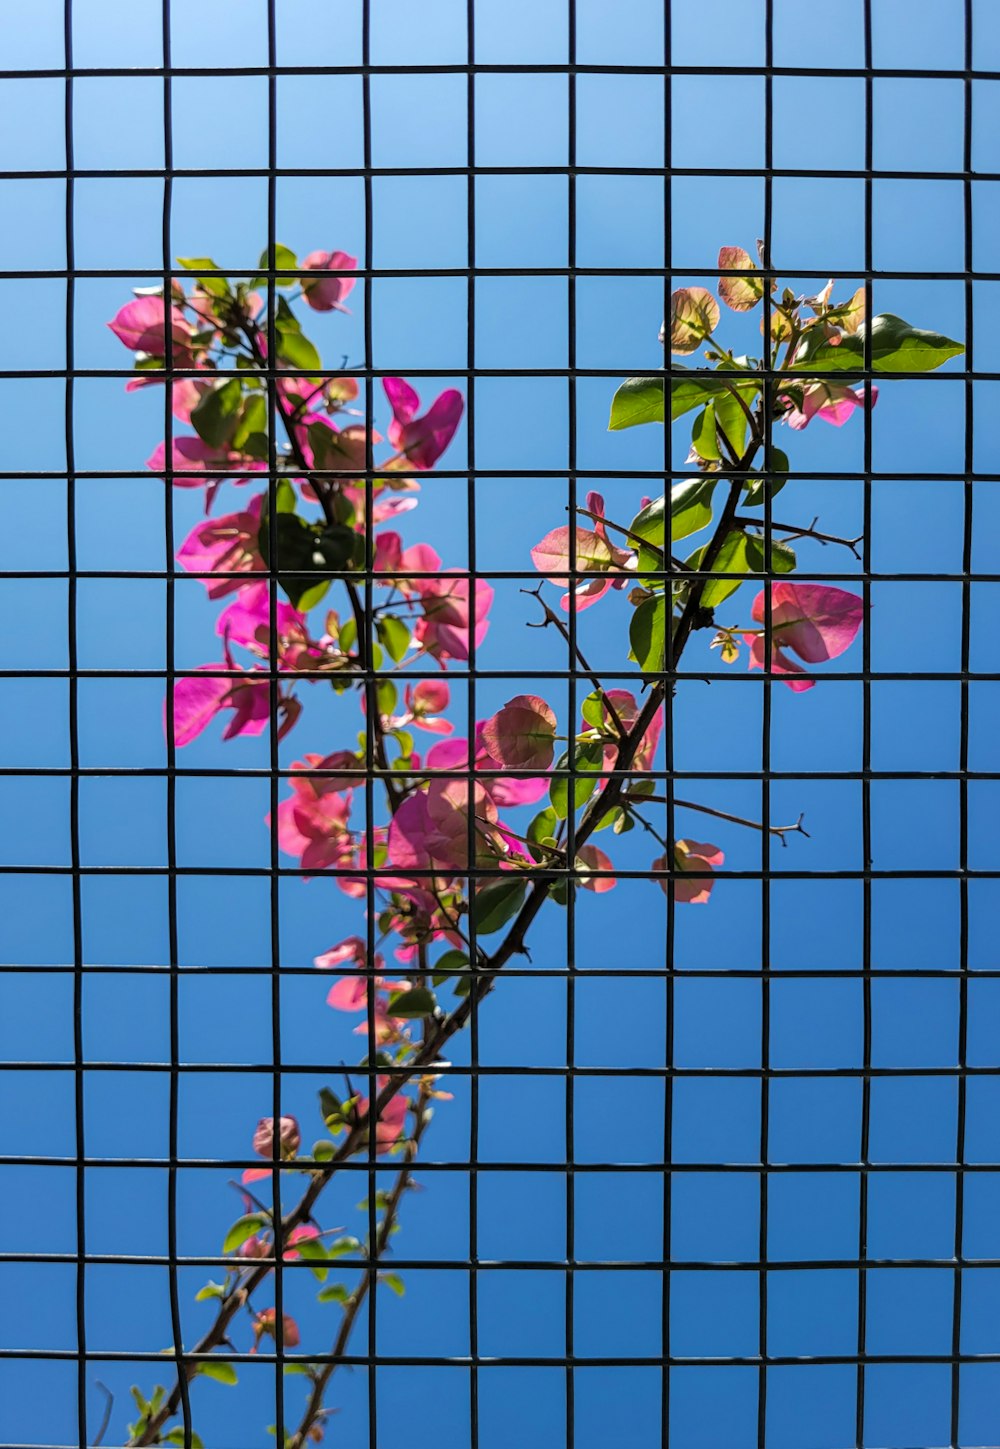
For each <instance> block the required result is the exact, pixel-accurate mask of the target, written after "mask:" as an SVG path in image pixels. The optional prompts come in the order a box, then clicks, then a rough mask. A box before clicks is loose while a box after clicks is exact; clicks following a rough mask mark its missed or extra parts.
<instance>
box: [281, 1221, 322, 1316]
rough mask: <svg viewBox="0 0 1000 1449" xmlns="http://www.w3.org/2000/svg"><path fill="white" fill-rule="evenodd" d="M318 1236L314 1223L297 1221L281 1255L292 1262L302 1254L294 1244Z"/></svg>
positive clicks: (317, 1229) (287, 1261)
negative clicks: (297, 1223)
mask: <svg viewBox="0 0 1000 1449" xmlns="http://www.w3.org/2000/svg"><path fill="white" fill-rule="evenodd" d="M318 1237H319V1228H317V1227H316V1226H315V1224H314V1223H299V1225H298V1227H297V1228H293V1229H292V1231H291V1232H290V1233H289V1234H288V1238H287V1239H286V1241H287V1242H288V1247H287V1248H286V1249H285V1251H284V1252H283V1253H282V1255H281V1256H282V1257H283V1258H284V1259H285V1261H286V1263H294V1262H295V1260H296V1258H300V1257H301V1256H302V1254H301V1253H300V1252H299V1250H298V1248H297V1247H296V1246H295V1244H296V1243H306V1242H309V1241H310V1240H311V1239H313V1238H318ZM286 1342H287V1335H286Z"/></svg>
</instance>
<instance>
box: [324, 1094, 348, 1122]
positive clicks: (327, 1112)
mask: <svg viewBox="0 0 1000 1449" xmlns="http://www.w3.org/2000/svg"><path fill="white" fill-rule="evenodd" d="M319 1110H320V1113H321V1115H322V1118H323V1121H324V1123H325V1125H326V1126H327V1127H329V1125H330V1123H331V1122H335V1123H336V1124H337V1125H338V1126H339V1124H340V1122H341V1120H342V1118H343V1113H344V1104H343V1103H342V1102H341V1100H340V1098H339V1097H338V1096H337V1095H336V1093H335V1092H331V1091H330V1088H329V1087H320V1089H319Z"/></svg>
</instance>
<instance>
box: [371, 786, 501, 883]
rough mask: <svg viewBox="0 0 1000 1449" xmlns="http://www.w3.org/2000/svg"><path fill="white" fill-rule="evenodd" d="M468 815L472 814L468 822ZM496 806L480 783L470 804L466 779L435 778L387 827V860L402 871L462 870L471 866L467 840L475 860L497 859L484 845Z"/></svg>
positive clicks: (411, 798)
mask: <svg viewBox="0 0 1000 1449" xmlns="http://www.w3.org/2000/svg"><path fill="white" fill-rule="evenodd" d="M470 813H471V816H472V820H471V824H470ZM496 820H497V808H496V805H495V804H494V802H493V800H492V799H491V797H490V796H489V795H488V794H487V793H486V790H485V789H484V788H483V786H482V785H480V784H479V783H478V781H477V782H476V783H475V784H474V785H473V787H472V796H471V804H470V795H469V783H468V781H467V780H448V779H435V780H431V781H430V783H429V784H428V786H427V789H426V790H416V791H414V792H413V794H411V795H408V796H407V797H406V799H405V800H404V801H403V803H402V804H401V805H400V807H399V809H398V810H397V811H396V813H395V815H394V816H393V819H392V824H391V825H390V826H389V860H390V862H391V864H392V865H393V866H394V867H396V868H397V869H399V870H403V871H407V870H426V869H428V868H432V869H443V870H444V871H445V872H446V873H451V872H453V871H455V870H463V869H466V868H467V867H468V863H469V836H470V833H471V835H472V839H473V847H474V853H475V857H476V859H477V861H478V860H479V859H481V857H482V856H483V854H485V858H486V860H487V861H490V860H491V859H496V855H497V853H498V852H497V851H493V852H491V851H490V850H489V848H488V847H487V845H486V841H487V840H489V839H492V832H491V831H490V826H492V825H494V824H495V823H496Z"/></svg>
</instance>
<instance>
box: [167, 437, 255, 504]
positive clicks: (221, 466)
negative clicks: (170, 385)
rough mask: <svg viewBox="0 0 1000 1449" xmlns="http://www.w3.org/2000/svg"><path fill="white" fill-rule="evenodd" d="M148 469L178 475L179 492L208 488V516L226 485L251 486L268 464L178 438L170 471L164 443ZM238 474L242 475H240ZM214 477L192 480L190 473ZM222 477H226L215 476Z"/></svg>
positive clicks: (227, 450)
mask: <svg viewBox="0 0 1000 1449" xmlns="http://www.w3.org/2000/svg"><path fill="white" fill-rule="evenodd" d="M146 467H147V468H149V469H150V471H151V472H153V473H159V474H161V475H164V474H166V473H167V472H168V471H169V472H172V473H176V475H177V476H175V477H174V478H173V479H172V481H173V485H174V487H175V488H201V487H202V486H204V488H205V512H206V513H207V512H208V510H209V509H210V508H211V506H212V500H213V499H214V498H215V495H216V493H217V492H218V491H219V489H220V488H221V487H222V485H223V483H226V482H229V483H233V484H239V483H250V482H251V481H252V475H253V474H254V473H259V472H260V471H261V469H266V468H267V464H266V463H264V462H262V461H261V460H260V459H258V458H247V457H244V455H243V454H242V453H237V452H234V451H233V450H232V449H229V448H213V447H211V445H210V444H208V443H206V442H204V441H203V439H201V438H194V437H192V438H174V439H173V443H172V447H171V457H170V465H169V469H168V466H167V448H166V444H165V443H160V444H159V445H158V446H157V447H156V448H154V449H153V452H152V453H151V454H150V455H149V457H148V458H147V459H146ZM237 470H238V471H237ZM192 471H194V472H201V473H211V474H212V475H213V476H212V477H206V478H198V477H195V478H189V477H185V476H183V475H184V474H185V473H190V472H192ZM217 473H221V475H222V476H215V475H216V474H217Z"/></svg>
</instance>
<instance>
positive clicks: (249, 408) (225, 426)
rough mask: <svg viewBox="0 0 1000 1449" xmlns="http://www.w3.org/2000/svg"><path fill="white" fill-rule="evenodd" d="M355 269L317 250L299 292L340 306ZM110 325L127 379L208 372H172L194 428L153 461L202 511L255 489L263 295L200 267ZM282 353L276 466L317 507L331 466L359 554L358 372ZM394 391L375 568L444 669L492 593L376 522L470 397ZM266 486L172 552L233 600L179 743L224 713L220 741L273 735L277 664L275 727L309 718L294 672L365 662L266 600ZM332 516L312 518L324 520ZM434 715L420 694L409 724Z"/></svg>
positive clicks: (474, 629)
mask: <svg viewBox="0 0 1000 1449" xmlns="http://www.w3.org/2000/svg"><path fill="white" fill-rule="evenodd" d="M356 265H357V261H356V258H354V257H352V256H349V255H348V254H347V253H346V252H342V251H333V252H320V251H316V252H312V253H310V254H309V255H308V256H307V257H306V258H305V259H304V261H303V262H302V269H303V271H307V272H309V273H310V274H312V273H315V275H314V276H313V275H309V276H306V277H304V278H303V279H302V297H303V300H304V301H305V302H306V304H307V305H308V306H309V307H311V308H313V309H314V310H315V311H318V312H328V311H332V310H341V311H342V310H345V309H344V305H343V304H344V299H345V298H346V297H348V296H349V295H350V292H351V290H352V288H353V286H354V278H353V277H352V276H351V275H350V273H351V272H352V271H353V269H354V268H355V267H356ZM109 326H110V327H111V330H112V331H113V332H114V333H115V335H116V336H117V337H118V338H119V339H120V340H121V342H122V343H123V344H124V345H125V346H126V347H127V348H128V349H129V350H130V351H131V352H133V353H135V354H136V367H137V373H136V376H135V377H134V378H133V379H132V380H130V381H129V383H128V384H127V387H128V388H129V389H133V388H136V387H145V386H149V385H150V384H153V383H156V382H162V381H163V380H164V377H165V368H166V366H167V364H168V361H169V365H170V367H171V370H172V372H173V371H174V370H183V371H185V372H190V373H196V374H201V375H199V376H188V377H182V378H176V377H173V376H172V380H171V383H170V386H171V390H172V391H171V397H172V411H173V414H174V417H175V418H176V419H177V420H178V422H179V423H182V424H187V425H190V427H191V428H192V430H193V431H192V432H191V433H184V434H179V435H175V436H174V437H173V438H172V439H171V440H170V446H169V451H168V448H167V445H166V444H160V445H159V446H158V447H157V448H156V449H155V450H154V452H153V454H152V455H151V457H150V458H149V460H148V466H149V468H150V469H151V470H152V471H154V472H158V473H164V474H169V476H170V477H171V481H172V482H173V483H174V484H175V485H176V486H178V487H186V488H202V489H203V490H204V495H205V508H206V514H208V513H209V512H210V510H211V507H212V504H213V502H214V499H215V497H216V494H217V493H218V491H219V489H220V487H221V486H222V485H223V483H225V482H230V483H234V484H244V485H245V484H249V483H253V482H254V481H255V480H257V479H259V477H260V475H261V474H262V473H266V471H267V467H268V457H269V455H270V444H269V442H268V438H267V414H268V408H267V403H266V394H265V392H264V391H263V390H262V388H261V385H260V379H259V370H260V369H261V368H262V367H264V366H266V363H267V356H268V339H267V331H268V328H267V324H266V320H265V317H264V302H263V298H262V296H261V294H260V291H257V290H248V289H246V288H244V287H238V288H237V289H236V291H235V292H233V291H232V290H231V288H230V287H229V284H228V283H227V282H222V281H221V280H220V279H216V278H201V279H199V280H198V281H196V282H195V284H194V286H193V288H192V290H191V291H190V292H186V291H185V289H184V287H183V286H182V285H181V284H180V283H179V282H176V281H175V282H174V284H173V287H172V296H171V299H170V302H169V304H167V303H166V302H165V301H164V298H163V296H162V295H159V294H156V295H148V294H147V295H140V296H137V297H136V299H135V300H134V301H132V302H129V303H127V304H126V305H125V306H124V307H122V308H121V310H120V311H119V312H118V314H117V315H116V316H115V317H114V319H113V320H112V321H111V322H110V323H109ZM281 335H282V334H281V332H280V329H279V336H281ZM296 335H299V336H300V335H301V334H300V333H298V334H296ZM308 345H310V346H311V344H308ZM280 352H281V349H280V347H279V358H278V366H279V368H283V369H287V371H281V372H279V375H278V378H277V382H276V385H275V389H274V391H275V396H274V409H275V417H276V422H277V424H278V425H279V427H280V428H281V429H282V430H283V431H282V435H281V438H280V439H276V440H275V442H274V451H275V455H276V456H277V459H278V466H279V470H280V475H281V477H282V478H285V479H287V481H288V483H289V484H290V485H291V486H292V488H293V489H294V494H293V497H296V496H297V498H298V500H300V501H302V502H304V503H307V504H308V503H315V502H316V501H318V500H317V492H316V481H315V479H314V478H313V477H311V476H310V473H311V471H312V470H322V472H323V474H324V480H325V481H324V485H323V486H324V488H325V490H326V493H327V498H328V500H333V502H334V503H335V515H334V516H336V517H337V518H338V520H339V519H340V518H341V517H346V518H347V519H348V526H349V527H350V528H351V529H352V530H353V532H354V534H355V535H356V536H357V537H358V539H359V545H358V550H357V553H358V556H360V557H363V554H364V548H365V543H364V540H365V536H366V533H367V532H368V529H369V523H368V520H366V518H365V502H366V488H365V483H364V478H363V476H362V477H360V478H359V477H357V476H352V475H356V474H359V473H360V474H362V475H363V474H364V472H365V471H366V469H367V467H368V466H369V454H370V452H371V451H372V450H374V449H375V448H376V446H377V445H378V444H379V443H380V442H381V441H382V439H381V437H380V435H379V434H378V433H377V432H376V431H375V430H374V429H372V428H370V427H366V426H365V424H364V422H363V421H361V422H359V421H358V420H357V414H356V412H355V411H354V409H353V408H352V407H351V404H353V403H354V402H356V400H357V397H358V386H357V383H356V382H355V381H354V379H352V378H349V377H342V376H335V377H322V376H318V375H317V376H312V377H310V376H302V375H301V374H300V372H299V370H298V369H297V368H296V367H294V366H293V365H292V363H291V362H289V361H286V360H285V359H284V358H283V357H282V356H281V355H280ZM168 353H169V357H168ZM295 356H296V357H297V356H298V354H297V353H296V354H295ZM220 373H222V374H223V375H222V376H220ZM384 388H385V394H386V398H387V400H388V402H389V405H390V408H391V418H390V421H389V424H388V428H387V433H388V439H389V443H390V446H391V450H392V451H391V452H390V454H389V456H387V457H384V458H383V459H382V460H381V461H378V462H376V463H375V465H374V466H375V470H376V474H377V476H376V477H375V479H374V481H373V483H372V488H371V492H372V496H373V498H374V505H373V509H372V514H373V516H372V519H371V523H370V527H371V531H372V532H373V533H374V541H373V548H374V554H375V567H376V570H377V571H378V573H379V574H380V575H384V577H381V578H380V580H379V582H380V584H381V585H382V587H384V588H386V589H389V590H391V594H392V598H394V599H396V598H398V599H399V600H400V601H401V603H402V606H403V608H404V610H405V611H406V613H407V617H408V619H409V622H410V624H411V630H410V634H411V641H410V642H411V645H412V648H413V649H414V650H415V652H416V657H417V658H419V657H420V656H421V655H423V656H425V657H427V658H428V659H430V660H433V661H434V662H435V663H436V664H437V665H439V666H440V667H441V668H446V667H447V663H448V661H449V660H466V659H468V657H469V650H470V647H472V645H471V644H470V637H471V639H474V641H475V644H476V645H479V644H481V643H482V641H483V638H484V637H485V634H486V630H487V628H488V625H489V618H488V615H489V608H490V604H491V602H492V598H493V591H492V589H491V588H490V587H489V586H488V585H487V584H486V583H485V582H481V581H480V582H477V583H476V585H475V588H474V589H470V585H469V581H468V579H467V578H463V577H461V576H459V575H458V574H452V572H451V571H448V570H445V569H443V568H442V562H441V559H440V557H439V555H438V554H437V553H436V551H435V550H434V549H433V548H431V547H430V545H429V544H416V545H413V546H412V547H410V548H404V547H403V545H402V542H401V539H400V536H399V534H398V533H395V532H391V531H383V532H381V533H380V532H378V530H379V529H380V528H381V527H382V525H384V524H386V523H388V522H390V521H392V520H393V519H395V518H397V517H399V516H400V515H401V514H403V513H405V512H408V511H409V510H411V509H412V508H414V507H415V506H416V503H417V498H416V494H417V492H418V490H419V483H418V481H417V479H416V478H414V477H412V476H407V477H405V478H404V477H401V476H398V475H399V474H400V473H401V472H405V473H407V474H409V475H412V474H414V473H419V472H423V471H426V470H428V469H431V468H433V467H434V465H435V464H436V462H437V461H438V459H439V458H440V457H441V455H442V453H444V451H445V450H446V448H447V447H448V445H449V444H450V442H451V440H452V438H453V437H454V435H455V432H456V431H457V429H458V426H459V423H460V422H461V418H462V412H463V400H462V396H461V394H460V393H459V392H457V391H456V390H455V389H454V388H448V389H446V390H445V391H444V392H442V393H441V394H440V395H439V396H438V397H437V398H436V399H435V400H434V402H433V403H432V404H431V405H430V407H429V408H427V409H426V411H424V412H421V405H420V398H419V397H418V395H417V393H416V392H415V391H414V389H413V388H412V387H411V386H410V385H409V384H408V383H407V382H405V381H404V380H403V379H402V378H398V377H387V378H386V379H385V380H384ZM341 469H342V470H343V472H342V473H341V472H340V470H341ZM267 497H268V495H267V492H266V491H263V492H260V493H257V494H256V495H255V496H254V497H253V498H252V499H251V500H250V501H249V503H247V504H246V505H245V506H244V507H242V508H240V509H238V510H236V511H233V512H231V513H227V514H224V515H222V516H219V517H215V518H213V517H211V516H208V517H206V518H205V520H204V522H202V523H198V524H196V525H195V527H194V528H193V529H192V530H191V532H190V533H189V534H188V536H187V537H186V538H185V539H184V541H183V543H182V544H181V546H180V548H179V550H178V553H177V559H178V562H179V563H180V564H181V566H182V567H183V568H185V569H187V570H188V571H189V572H191V573H194V574H198V575H200V576H202V578H203V582H204V583H205V586H206V589H207V591H208V595H209V597H210V598H212V599H221V598H224V597H227V596H228V595H231V594H235V595H236V596H237V597H236V600H235V602H234V603H232V604H230V606H229V607H228V608H226V609H225V610H224V611H223V613H222V614H221V615H220V618H219V622H218V633H219V635H220V636H221V638H222V641H223V644H222V658H221V659H217V660H215V661H213V662H212V663H209V664H204V665H201V666H200V667H199V669H198V671H197V672H196V673H195V674H194V675H193V676H191V677H188V678H183V679H179V680H178V681H177V684H176V686H175V691H174V702H173V712H174V732H175V733H174V738H175V741H176V743H177V744H178V745H179V746H182V745H186V744H188V743H189V742H190V741H191V740H193V739H195V738H196V737H197V736H198V735H199V734H200V733H201V732H202V731H203V730H204V729H206V728H207V727H208V726H209V724H210V723H211V722H212V720H213V719H214V718H215V717H216V716H217V715H219V714H221V713H223V712H229V713H228V719H227V724H226V728H225V731H224V735H223V738H225V739H232V738H233V737H235V736H237V735H241V734H245V735H254V734H260V733H261V732H262V731H264V730H265V729H266V728H267V726H268V722H269V720H270V718H271V712H272V698H271V694H272V690H271V684H270V680H269V677H268V674H269V670H268V666H269V665H273V666H274V667H275V668H276V669H277V670H278V672H279V674H281V675H282V676H283V677H282V678H281V679H280V680H279V683H278V686H277V690H276V697H275V700H274V707H275V710H276V723H277V728H278V735H279V738H280V737H281V736H283V735H285V734H286V733H287V732H288V731H289V730H290V729H291V728H292V727H293V725H294V724H295V723H296V721H297V720H298V718H299V716H300V714H301V701H300V699H299V697H298V695H297V693H296V679H295V676H296V675H298V676H300V677H302V678H305V679H306V680H307V681H309V682H312V683H315V682H316V681H317V680H318V679H320V678H322V677H323V676H324V675H325V674H328V673H330V672H332V671H337V670H342V669H344V668H345V667H350V665H351V664H352V662H353V663H356V662H357V659H356V657H354V656H352V655H351V654H350V651H349V650H345V649H343V648H342V647H341V646H340V644H339V642H338V635H339V628H335V629H334V630H331V628H329V627H326V628H324V629H322V630H313V629H311V627H310V624H309V622H308V620H307V617H306V614H305V613H304V612H302V611H300V610H299V609H298V608H296V607H295V606H294V605H293V604H292V603H284V602H279V603H277V604H276V606H275V608H274V609H273V610H272V608H271V600H270V591H269V587H268V585H267V584H266V583H265V582H263V581H259V580H258V576H260V575H263V574H264V573H265V572H266V568H267V565H266V563H265V557H264V555H265V545H266V539H267V536H268V535H267V528H268V524H267V520H266V509H265V504H266V501H267ZM293 507H294V508H296V509H297V504H293ZM286 511H287V509H286ZM323 521H324V520H322V519H321V520H320V521H319V523H317V524H316V525H314V528H315V529H320V527H321V525H322V523H323ZM279 546H280V545H279ZM279 563H280V560H279ZM411 574H415V575H417V576H416V577H411ZM272 633H273V634H274V635H275V636H276V638H275V640H274V643H275V648H274V649H273V650H272V637H271V636H272ZM233 646H238V647H239V648H241V649H244V650H247V651H248V652H249V654H250V655H251V656H254V658H255V659H256V660H259V661H262V663H252V664H250V665H249V667H248V666H247V665H245V664H243V663H241V662H239V660H238V659H237V658H236V657H235V656H234V653H233ZM427 687H428V688H430V687H431V686H427ZM433 713H434V711H432V710H428V709H426V708H425V707H424V705H423V703H422V700H421V699H417V700H416V707H415V709H414V710H412V711H411V715H412V719H411V721H410V722H411V723H417V722H418V720H419V718H420V717H431V716H432V715H433Z"/></svg>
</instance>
